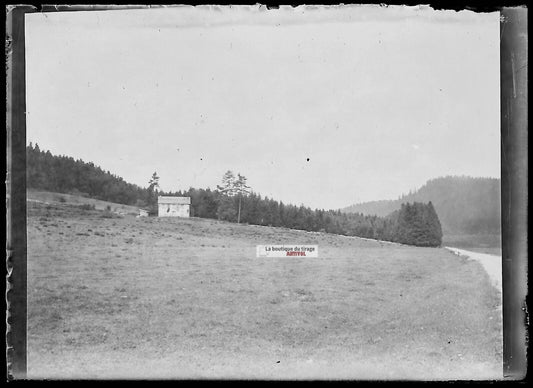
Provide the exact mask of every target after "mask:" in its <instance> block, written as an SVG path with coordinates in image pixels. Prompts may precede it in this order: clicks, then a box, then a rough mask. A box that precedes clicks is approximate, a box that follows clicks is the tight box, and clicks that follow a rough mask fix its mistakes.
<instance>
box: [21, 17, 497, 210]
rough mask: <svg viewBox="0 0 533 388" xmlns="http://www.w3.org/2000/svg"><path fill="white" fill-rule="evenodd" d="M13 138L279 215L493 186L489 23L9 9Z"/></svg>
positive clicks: (139, 178)
mask: <svg viewBox="0 0 533 388" xmlns="http://www.w3.org/2000/svg"><path fill="white" fill-rule="evenodd" d="M26 55H27V58H26V62H27V64H26V66H27V74H26V77H27V94H26V96H27V139H28V143H29V142H33V143H38V144H39V146H40V147H41V149H49V150H50V151H51V152H53V153H55V154H64V155H68V156H72V157H74V158H76V159H78V158H81V159H83V160H84V161H92V162H94V163H95V164H97V165H99V166H101V167H102V168H103V169H105V170H110V171H111V172H112V173H115V174H117V175H119V176H121V177H123V178H124V179H125V180H126V181H129V182H132V183H136V184H138V185H141V186H144V187H145V186H147V183H148V180H149V178H150V176H151V175H152V173H153V172H154V171H157V173H158V175H159V176H160V178H161V179H160V185H161V188H162V189H163V190H172V191H174V190H180V189H187V188H189V187H196V188H207V187H211V188H215V187H216V185H217V184H219V183H220V180H221V177H222V175H223V173H224V172H225V171H226V170H228V169H229V170H233V171H234V172H240V173H241V174H243V175H245V176H246V177H247V178H248V183H249V184H250V186H252V188H253V189H254V191H256V192H258V193H260V194H262V195H266V196H269V197H273V198H275V199H278V200H282V201H284V202H285V203H293V204H296V205H300V204H304V205H306V206H310V207H313V208H326V209H329V208H340V207H345V206H348V205H351V204H353V203H357V202H362V201H369V200H378V199H395V198H397V197H398V196H399V195H400V194H402V193H406V192H408V191H409V190H410V189H414V188H418V187H420V186H422V185H423V184H424V183H425V182H426V181H427V180H428V179H431V178H436V177H439V176H443V175H450V174H454V175H462V174H465V175H471V176H490V177H500V89H499V85H500V81H499V74H500V70H499V14H498V13H491V14H476V13H473V12H469V11H462V12H454V11H433V10H431V9H427V8H425V9H419V8H402V7H388V8H380V7H333V8H316V7H315V8H303V7H299V8H297V9H292V8H282V9H280V10H270V11H267V10H265V9H258V8H257V7H247V8H242V7H232V8H231V9H230V8H223V9H221V8H216V7H214V8H213V7H203V8H192V7H177V8H171V9H147V10H133V11H132V10H128V11H118V10H113V11H98V12H60V13H48V14H37V13H36V14H28V15H26Z"/></svg>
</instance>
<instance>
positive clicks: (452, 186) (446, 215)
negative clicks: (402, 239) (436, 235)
mask: <svg viewBox="0 0 533 388" xmlns="http://www.w3.org/2000/svg"><path fill="white" fill-rule="evenodd" d="M500 187H501V181H500V179H498V178H474V177H469V176H446V177H441V178H436V179H431V180H429V181H427V182H426V184H425V185H424V186H422V187H421V188H420V189H418V190H416V191H415V192H414V193H409V194H407V195H403V196H401V197H400V198H398V199H396V200H383V201H371V202H364V203H360V204H356V205H352V206H348V207H346V208H344V209H341V212H344V213H362V214H365V215H377V216H378V217H384V216H387V215H389V214H390V213H392V212H394V211H396V210H398V209H400V207H401V204H402V203H406V202H429V201H431V202H432V203H433V206H434V207H435V211H436V212H437V214H438V216H439V219H440V222H441V224H442V230H443V233H444V234H448V235H460V234H464V235H465V234H468V235H478V234H479V235H480V234H500V232H501V202H500V198H501V192H500Z"/></svg>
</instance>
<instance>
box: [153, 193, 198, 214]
mask: <svg viewBox="0 0 533 388" xmlns="http://www.w3.org/2000/svg"><path fill="white" fill-rule="evenodd" d="M190 214H191V197H164V196H161V195H160V196H159V197H158V198H157V215H158V216H159V217H189V216H190Z"/></svg>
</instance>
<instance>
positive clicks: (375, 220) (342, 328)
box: [25, 5, 502, 380]
mask: <svg viewBox="0 0 533 388" xmlns="http://www.w3.org/2000/svg"><path fill="white" fill-rule="evenodd" d="M499 17H500V15H499V13H497V12H494V13H475V12H471V11H461V12H455V11H435V10H433V9H431V8H429V7H399V6H398V7H379V6H335V7H333V6H332V7H318V6H317V7H313V6H307V7H305V6H300V7H296V8H293V7H281V8H279V9H267V8H266V7H264V6H259V5H256V6H232V7H222V6H203V7H189V6H175V7H155V8H145V9H128V10H124V9H123V10H119V9H110V10H101V11H72V12H46V13H32V14H27V15H26V18H25V28H26V104H27V112H26V120H27V188H28V191H27V197H28V202H27V209H28V227H27V228H28V229H27V233H28V278H27V279H28V298H27V302H28V349H27V355H28V377H29V378H31V379H42V378H59V379H79V378H81V379H108V378H128V379H139V378H141V379H142V378H148V379H161V378H165V379H167V378H169V379H184V378H185V379H190V378H192V379H203V378H210V379H212V378H216V379H354V380H358V379H365V380H367V379H371V380H375V379H377V380H398V379H413V380H457V379H467V380H485V379H501V378H502V302H501V291H502V282H501V273H502V270H501V230H500V219H501V217H500V62H499V61H500V52H499V47H500V46H499V39H500V36H499V33H500V32H499Z"/></svg>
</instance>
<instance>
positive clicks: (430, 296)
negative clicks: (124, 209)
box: [28, 200, 502, 379]
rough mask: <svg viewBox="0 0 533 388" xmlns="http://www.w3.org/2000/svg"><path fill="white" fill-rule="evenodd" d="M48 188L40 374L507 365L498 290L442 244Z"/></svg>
mask: <svg viewBox="0 0 533 388" xmlns="http://www.w3.org/2000/svg"><path fill="white" fill-rule="evenodd" d="M45 202H46V201H41V202H36V201H28V376H29V377H30V378H255V379H257V378H258V379H317V378H318V379H323V378H325V379H493V378H501V376H502V339H501V324H502V323H501V306H500V305H499V303H500V299H499V298H500V296H499V295H498V293H497V291H496V290H495V289H494V288H493V287H492V286H491V285H490V282H489V279H488V276H487V275H486V273H485V272H484V270H483V268H482V267H481V266H480V264H479V263H477V262H475V261H469V260H465V259H464V258H461V257H459V256H456V255H454V254H452V253H450V252H448V251H447V250H445V249H441V248H416V247H408V246H401V245H397V244H390V243H382V242H378V241H370V240H364V239H359V238H355V237H344V236H336V235H329V234H324V233H312V232H304V231H296V230H288V229H283V228H271V227H262V226H252V225H237V224H231V223H225V222H219V221H214V220H205V219H195V218H191V219H169V218H166V219H165V218H161V219H159V218H148V217H142V218H136V217H134V216H131V215H123V216H119V215H116V214H114V213H112V212H109V211H103V210H98V209H97V210H90V209H89V210H87V209H84V208H82V207H80V206H79V204H75V203H69V202H68V201H62V200H61V201H55V202H50V203H45ZM258 244H318V247H319V248H318V254H319V257H318V258H304V257H287V258H268V259H267V258H262V259H258V258H256V257H255V254H256V245H258Z"/></svg>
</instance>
